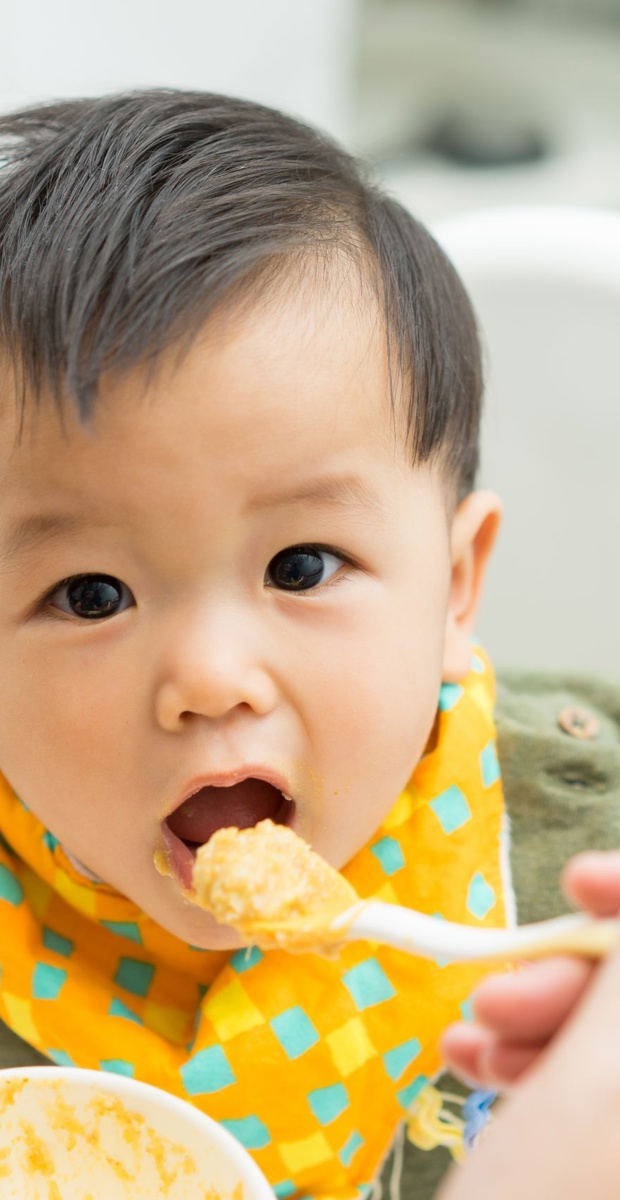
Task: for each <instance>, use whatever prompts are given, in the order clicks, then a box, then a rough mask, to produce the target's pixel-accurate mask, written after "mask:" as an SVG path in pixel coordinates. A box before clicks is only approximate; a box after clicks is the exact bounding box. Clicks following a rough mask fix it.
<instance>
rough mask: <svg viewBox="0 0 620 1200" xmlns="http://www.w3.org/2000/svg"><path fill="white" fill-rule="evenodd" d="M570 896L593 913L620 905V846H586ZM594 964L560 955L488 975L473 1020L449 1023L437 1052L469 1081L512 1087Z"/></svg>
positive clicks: (568, 876) (568, 882) (569, 884)
mask: <svg viewBox="0 0 620 1200" xmlns="http://www.w3.org/2000/svg"><path fill="white" fill-rule="evenodd" d="M562 882H563V886H564V890H565V893H566V895H567V897H568V898H569V900H571V901H572V902H573V903H574V904H576V905H577V906H578V907H579V908H585V909H589V910H590V911H591V912H592V913H594V914H596V915H597V916H610V915H613V914H615V913H617V912H619V911H620V852H619V851H606V852H593V851H590V852H587V853H585V854H580V855H578V856H577V857H576V858H573V859H572V860H571V861H570V862H569V864H568V866H567V867H566V869H565V871H564V875H563V881H562ZM597 966H598V964H594V963H592V962H591V961H588V960H587V959H583V958H577V957H569V956H563V957H561V958H553V959H546V960H542V961H540V962H537V963H534V964H528V965H525V966H524V967H522V968H520V969H519V970H518V971H514V972H511V973H510V974H504V975H493V976H489V978H488V979H487V980H485V982H484V983H482V984H481V986H480V988H479V989H478V991H477V993H476V995H475V997H474V1003H473V1010H474V1018H475V1020H474V1023H473V1024H471V1025H469V1024H468V1025H465V1024H460V1025H453V1026H451V1027H450V1028H449V1029H448V1030H447V1031H446V1033H445V1035H444V1038H443V1041H442V1053H443V1057H444V1059H445V1061H446V1062H447V1064H448V1066H449V1067H450V1068H451V1069H452V1070H453V1071H455V1072H456V1074H458V1075H462V1076H463V1077H464V1078H465V1079H466V1080H467V1081H468V1082H470V1083H475V1084H476V1085H478V1086H491V1087H494V1088H496V1089H498V1090H501V1089H506V1088H509V1087H510V1086H511V1085H512V1084H513V1083H514V1082H515V1081H516V1080H518V1079H519V1078H520V1077H521V1075H522V1074H523V1072H524V1071H525V1070H526V1069H527V1068H529V1067H531V1066H532V1064H533V1063H534V1062H535V1061H536V1059H537V1058H538V1056H539V1055H540V1054H541V1052H542V1051H543V1050H544V1048H545V1047H546V1046H547V1045H548V1043H549V1042H550V1040H551V1039H552V1038H553V1037H554V1035H555V1034H556V1033H557V1032H558V1031H559V1030H560V1029H561V1027H562V1026H563V1024H564V1022H565V1021H566V1019H567V1017H568V1016H569V1014H570V1013H571V1012H572V1011H573V1009H574V1008H575V1006H576V1005H577V1004H578V1003H579V1001H580V1000H581V998H582V996H583V994H584V992H585V990H586V988H587V987H588V985H589V984H590V983H591V981H592V977H593V973H594V972H595V971H596V969H597Z"/></svg>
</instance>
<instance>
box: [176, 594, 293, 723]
mask: <svg viewBox="0 0 620 1200" xmlns="http://www.w3.org/2000/svg"><path fill="white" fill-rule="evenodd" d="M265 649H266V648H265V646H264V645H262V646H261V638H260V634H259V631H258V630H257V629H256V628H255V627H253V626H252V627H250V625H249V623H248V622H246V621H244V619H243V617H242V616H237V617H236V618H235V617H234V616H233V615H232V614H231V615H229V617H228V619H226V620H219V621H217V622H215V621H212V620H210V621H208V620H203V621H201V622H195V623H194V624H193V627H191V628H187V627H186V628H184V629H183V631H182V632H180V634H178V635H177V636H176V637H175V638H173V639H172V644H171V645H170V646H169V647H168V649H167V652H166V655H165V660H164V664H163V668H162V670H161V675H160V679H159V681H158V684H157V688H156V696H155V710H156V718H157V721H158V724H159V725H160V726H161V727H162V728H163V729H165V730H167V731H169V732H175V731H177V730H179V729H180V728H182V727H184V726H185V725H186V724H187V722H188V720H189V719H190V718H191V717H205V718H207V719H208V720H211V721H216V720H221V719H222V718H223V717H225V716H227V715H228V714H229V713H231V712H233V711H235V710H236V709H239V708H242V707H245V708H247V709H248V710H250V711H251V712H253V713H255V714H256V715H257V716H264V715H266V714H267V713H268V712H270V711H271V709H272V708H273V707H274V706H275V704H276V703H277V694H278V692H277V686H276V683H275V680H274V678H273V675H272V672H271V670H270V668H269V664H268V663H267V661H266V653H265Z"/></svg>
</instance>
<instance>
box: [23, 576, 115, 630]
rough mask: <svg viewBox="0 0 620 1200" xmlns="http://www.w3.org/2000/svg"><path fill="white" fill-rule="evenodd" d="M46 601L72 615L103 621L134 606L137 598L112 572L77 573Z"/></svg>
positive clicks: (52, 606)
mask: <svg viewBox="0 0 620 1200" xmlns="http://www.w3.org/2000/svg"><path fill="white" fill-rule="evenodd" d="M45 603H46V607H47V608H56V609H59V611H60V612H63V613H67V615H68V616H72V617H81V618H82V619H83V620H87V621H101V620H104V619H105V618H106V617H114V616H116V614H117V613H118V612H122V611H123V609H125V608H131V606H132V605H133V604H135V600H134V598H133V596H132V594H131V592H130V591H129V588H128V587H126V586H125V584H124V583H122V582H121V580H120V579H114V577H113V576H112V575H73V576H71V578H70V579H65V580H64V582H63V583H61V584H59V586H58V587H57V588H56V589H55V590H54V591H53V592H50V594H49V596H48V597H47V600H46V602H45Z"/></svg>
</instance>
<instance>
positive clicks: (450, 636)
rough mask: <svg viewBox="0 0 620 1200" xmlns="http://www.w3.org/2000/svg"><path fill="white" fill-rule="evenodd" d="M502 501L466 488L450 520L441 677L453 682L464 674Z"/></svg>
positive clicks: (482, 492)
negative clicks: (449, 557)
mask: <svg viewBox="0 0 620 1200" xmlns="http://www.w3.org/2000/svg"><path fill="white" fill-rule="evenodd" d="M501 517H502V505H501V501H500V498H499V496H497V495H496V494H495V492H487V491H478V492H470V494H469V495H468V496H466V497H465V499H464V500H462V501H461V503H460V504H459V506H458V508H457V510H456V512H455V514H454V518H453V521H452V528H451V531H450V547H451V558H452V578H451V583H450V596H449V600H448V615H447V619H446V637H445V644H444V661H443V681H444V683H457V682H458V681H459V680H460V679H463V677H464V676H465V675H466V674H467V672H468V671H469V667H470V660H471V639H472V637H473V635H474V631H475V627H476V618H477V615H478V607H479V604H480V598H481V596H482V587H483V583H484V576H485V571H486V566H487V562H488V559H489V555H490V553H491V550H492V549H493V544H494V542H495V538H496V535H497V531H498V529H499V525H500V521H501Z"/></svg>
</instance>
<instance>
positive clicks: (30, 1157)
mask: <svg viewBox="0 0 620 1200" xmlns="http://www.w3.org/2000/svg"><path fill="white" fill-rule="evenodd" d="M0 1112H2V1121H1V1122H0V1196H1V1197H2V1200H5V1198H6V1200H243V1184H242V1183H241V1181H239V1182H238V1183H237V1184H235V1185H233V1186H232V1187H231V1188H230V1189H228V1190H226V1191H224V1190H223V1189H221V1188H218V1187H214V1186H213V1185H212V1184H210V1183H209V1161H208V1160H209V1153H208V1147H207V1146H205V1148H204V1150H201V1155H202V1161H200V1162H199V1161H198V1159H195V1158H194V1155H193V1153H190V1152H189V1151H188V1150H187V1149H186V1147H185V1146H183V1145H181V1144H179V1143H177V1142H176V1141H174V1140H173V1139H172V1138H169V1137H166V1136H165V1135H164V1134H163V1133H162V1132H161V1130H159V1129H157V1128H155V1127H154V1126H153V1125H152V1124H151V1122H150V1121H149V1120H148V1119H147V1118H146V1117H145V1116H144V1115H143V1114H142V1113H140V1112H138V1111H135V1110H133V1109H131V1108H130V1107H126V1105H125V1104H124V1103H123V1101H122V1100H121V1099H120V1098H118V1097H116V1096H114V1095H111V1094H110V1093H109V1092H104V1091H101V1092H97V1091H95V1092H91V1093H90V1094H85V1095H82V1096H80V1097H76V1098H75V1099H74V1097H73V1094H72V1092H71V1088H69V1089H66V1088H65V1085H64V1084H63V1083H62V1082H61V1081H58V1080H56V1081H48V1080H45V1079H41V1080H37V1081H36V1082H35V1081H33V1080H26V1081H24V1080H19V1081H16V1080H14V1079H12V1078H10V1077H9V1078H6V1079H3V1078H2V1073H1V1072H0ZM211 1177H213V1172H212V1171H211Z"/></svg>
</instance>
